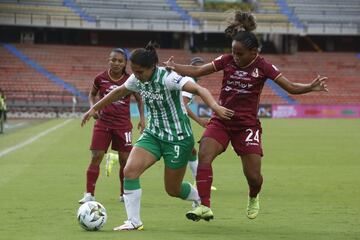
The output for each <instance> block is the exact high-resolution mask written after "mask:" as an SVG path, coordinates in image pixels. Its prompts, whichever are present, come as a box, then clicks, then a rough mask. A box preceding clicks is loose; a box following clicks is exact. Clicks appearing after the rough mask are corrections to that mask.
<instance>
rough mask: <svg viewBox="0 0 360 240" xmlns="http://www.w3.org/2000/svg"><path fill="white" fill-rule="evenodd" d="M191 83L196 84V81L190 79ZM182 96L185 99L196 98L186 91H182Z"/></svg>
mask: <svg viewBox="0 0 360 240" xmlns="http://www.w3.org/2000/svg"><path fill="white" fill-rule="evenodd" d="M189 81H191V82H193V83H195V80H194V79H193V78H190V80H189ZM181 95H182V96H183V97H187V98H189V99H192V97H193V96H194V94H192V93H189V92H186V91H182V92H181Z"/></svg>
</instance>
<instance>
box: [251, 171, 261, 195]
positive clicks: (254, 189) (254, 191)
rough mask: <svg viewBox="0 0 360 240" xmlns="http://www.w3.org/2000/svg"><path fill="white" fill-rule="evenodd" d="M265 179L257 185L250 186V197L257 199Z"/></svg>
mask: <svg viewBox="0 0 360 240" xmlns="http://www.w3.org/2000/svg"><path fill="white" fill-rule="evenodd" d="M262 183H263V178H262V176H261V178H260V181H259V182H258V183H257V184H254V185H249V197H252V198H253V197H256V196H257V195H258V193H259V192H260V190H261V186H262Z"/></svg>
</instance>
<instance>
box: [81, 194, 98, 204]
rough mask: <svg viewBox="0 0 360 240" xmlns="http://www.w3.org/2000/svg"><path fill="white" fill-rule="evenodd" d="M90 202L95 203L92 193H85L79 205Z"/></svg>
mask: <svg viewBox="0 0 360 240" xmlns="http://www.w3.org/2000/svg"><path fill="white" fill-rule="evenodd" d="M90 201H95V197H94V196H93V195H91V193H84V197H83V198H82V199H80V200H79V203H80V204H83V203H86V202H90Z"/></svg>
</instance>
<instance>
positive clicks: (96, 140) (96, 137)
mask: <svg viewBox="0 0 360 240" xmlns="http://www.w3.org/2000/svg"><path fill="white" fill-rule="evenodd" d="M111 140H112V136H111V130H110V129H108V128H105V127H101V126H96V125H95V126H94V129H93V134H92V139H91V145H90V150H98V151H100V150H101V151H105V152H106V151H107V149H108V147H109V145H110V142H111Z"/></svg>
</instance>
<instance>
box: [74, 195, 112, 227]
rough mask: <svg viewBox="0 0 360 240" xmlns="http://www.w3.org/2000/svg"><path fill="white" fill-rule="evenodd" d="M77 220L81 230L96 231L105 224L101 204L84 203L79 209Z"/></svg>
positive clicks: (103, 210) (104, 210) (104, 214)
mask: <svg viewBox="0 0 360 240" xmlns="http://www.w3.org/2000/svg"><path fill="white" fill-rule="evenodd" d="M77 219H78V221H79V224H80V226H81V227H82V228H83V229H85V230H87V231H97V230H99V229H100V228H102V227H103V226H104V224H105V223H106V219H107V214H106V209H105V208H104V206H103V205H102V204H101V203H98V202H95V201H90V202H86V203H84V204H82V205H81V206H80V207H79V210H78V212H77Z"/></svg>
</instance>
